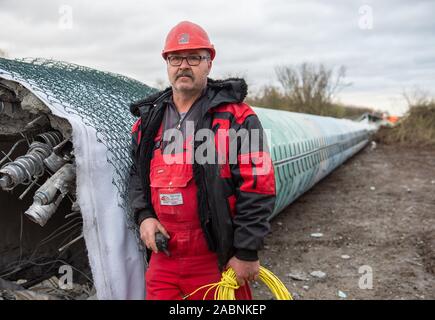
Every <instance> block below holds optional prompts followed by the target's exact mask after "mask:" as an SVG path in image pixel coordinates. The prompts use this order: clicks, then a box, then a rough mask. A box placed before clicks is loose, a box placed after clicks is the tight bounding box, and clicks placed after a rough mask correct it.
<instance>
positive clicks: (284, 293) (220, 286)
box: [184, 267, 293, 300]
mask: <svg viewBox="0 0 435 320" xmlns="http://www.w3.org/2000/svg"><path fill="white" fill-rule="evenodd" d="M259 279H260V280H261V281H263V282H264V284H266V286H267V287H268V288H269V289H270V291H271V292H272V293H273V294H274V296H275V298H276V299H277V300H293V298H292V296H291V294H290V292H289V291H288V290H287V288H286V287H285V285H284V284H283V283H282V282H281V280H279V279H278V277H277V276H275V275H274V274H273V273H272V272H270V271H269V270H267V269H266V268H264V267H260V274H259ZM239 287H240V286H239V285H238V283H237V279H236V273H235V272H234V270H233V269H232V268H228V269H227V270H226V271H225V272H223V273H222V278H221V280H220V281H219V282H216V283H210V284H206V285H205V286H202V287H199V288H198V289H196V290H195V291H193V292H192V293H190V294H188V295H186V296H184V299H187V298H188V297H190V296H192V295H194V294H195V293H197V292H198V291H200V290H202V289H205V288H208V289H207V291H206V292H205V294H204V296H203V300H205V298H206V297H207V295H208V293H209V292H210V291H211V290H212V289H213V288H215V289H216V290H215V292H214V300H236V295H235V291H236V290H237V289H238V288H239Z"/></svg>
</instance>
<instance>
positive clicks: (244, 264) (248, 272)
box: [227, 256, 260, 286]
mask: <svg viewBox="0 0 435 320" xmlns="http://www.w3.org/2000/svg"><path fill="white" fill-rule="evenodd" d="M229 267H231V268H233V270H234V272H235V273H236V278H237V283H238V284H239V285H240V286H244V285H245V283H246V281H254V280H256V279H257V277H258V275H259V274H260V261H259V260H257V261H244V260H239V259H237V257H235V256H234V257H232V258H231V259H230V261H228V263H227V268H229Z"/></svg>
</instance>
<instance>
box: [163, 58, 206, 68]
mask: <svg viewBox="0 0 435 320" xmlns="http://www.w3.org/2000/svg"><path fill="white" fill-rule="evenodd" d="M184 59H186V61H187V64H188V65H189V66H198V65H199V64H200V63H201V60H208V59H210V57H209V56H199V55H192V56H169V57H168V58H167V60H168V62H169V64H170V65H171V66H173V67H179V66H181V64H182V63H183V60H184Z"/></svg>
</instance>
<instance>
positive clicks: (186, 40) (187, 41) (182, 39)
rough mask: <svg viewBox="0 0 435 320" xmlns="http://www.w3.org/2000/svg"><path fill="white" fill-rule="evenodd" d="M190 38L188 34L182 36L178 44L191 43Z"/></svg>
mask: <svg viewBox="0 0 435 320" xmlns="http://www.w3.org/2000/svg"><path fill="white" fill-rule="evenodd" d="M189 39H190V36H189V34H188V33H183V34H180V36H179V37H178V44H188V43H189Z"/></svg>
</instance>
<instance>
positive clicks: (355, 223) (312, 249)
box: [253, 144, 435, 299]
mask: <svg viewBox="0 0 435 320" xmlns="http://www.w3.org/2000/svg"><path fill="white" fill-rule="evenodd" d="M271 224H272V232H271V234H270V235H269V236H268V237H267V238H266V246H265V250H263V251H262V252H261V253H260V261H261V264H262V265H263V266H265V267H266V268H268V269H269V270H271V271H272V272H273V273H275V274H276V275H277V276H278V277H279V278H280V279H281V280H282V281H283V283H284V284H285V285H286V287H287V288H288V289H289V291H290V292H291V293H292V295H293V297H294V298H295V299H435V150H433V149H428V148H398V147H396V146H387V145H383V144H378V145H377V146H376V148H374V149H373V148H372V147H370V146H369V147H367V148H365V149H364V150H363V151H361V152H360V153H358V154H357V155H356V156H354V157H353V158H351V159H350V160H348V161H347V162H346V163H344V164H343V165H342V166H340V167H339V168H337V169H336V170H335V171H334V172H333V173H331V174H330V175H329V176H328V177H326V178H325V179H323V180H322V181H321V182H319V183H318V184H317V185H316V186H314V187H313V188H312V189H311V190H309V191H308V192H307V193H306V194H304V195H303V196H302V197H300V198H299V199H298V200H297V201H296V202H294V203H293V204H291V205H290V206H289V207H288V208H287V209H286V210H284V211H283V212H281V214H280V215H278V217H276V218H275V219H274V220H272V222H271ZM316 271H321V272H317V273H316ZM312 272H315V273H314V274H311V273H312ZM322 273H323V274H322ZM316 275H317V277H316ZM253 286H254V289H253V293H254V298H256V299H272V298H273V296H272V295H271V293H270V292H269V290H268V288H267V287H266V286H265V285H264V284H263V283H262V282H256V283H254V284H253Z"/></svg>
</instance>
